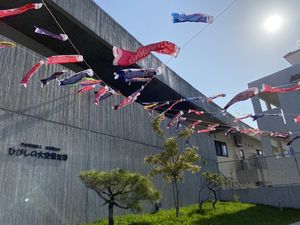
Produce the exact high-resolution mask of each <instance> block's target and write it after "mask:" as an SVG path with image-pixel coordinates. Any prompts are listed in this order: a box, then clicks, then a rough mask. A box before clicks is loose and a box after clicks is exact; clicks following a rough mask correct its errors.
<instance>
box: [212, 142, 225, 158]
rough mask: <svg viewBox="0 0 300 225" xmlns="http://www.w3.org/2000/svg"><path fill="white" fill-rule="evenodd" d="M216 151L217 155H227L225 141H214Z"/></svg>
mask: <svg viewBox="0 0 300 225" xmlns="http://www.w3.org/2000/svg"><path fill="white" fill-rule="evenodd" d="M215 147H216V153H217V156H225V157H228V150H227V146H226V143H224V142H221V141H215Z"/></svg>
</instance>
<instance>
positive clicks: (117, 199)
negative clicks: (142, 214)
mask: <svg viewBox="0 0 300 225" xmlns="http://www.w3.org/2000/svg"><path fill="white" fill-rule="evenodd" d="M80 178H81V180H82V181H83V182H84V183H85V184H86V186H87V187H88V188H90V189H92V190H94V191H95V192H96V193H97V194H98V195H99V196H100V198H102V199H103V201H104V203H103V205H106V204H108V221H109V225H113V224H114V220H113V209H114V206H116V207H119V208H122V209H131V210H137V211H140V210H141V209H142V207H141V205H140V201H141V200H150V201H154V200H157V199H158V198H159V192H158V191H156V190H155V188H154V186H153V184H152V182H151V181H150V179H149V178H148V177H145V176H142V175H141V174H138V173H131V172H129V171H125V170H121V169H116V170H112V171H110V172H106V171H95V170H89V171H83V172H81V173H80Z"/></svg>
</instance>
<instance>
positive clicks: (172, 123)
mask: <svg viewBox="0 0 300 225" xmlns="http://www.w3.org/2000/svg"><path fill="white" fill-rule="evenodd" d="M183 114H184V112H183V111H180V112H178V113H177V114H176V115H175V116H174V117H173V119H172V120H171V121H170V122H169V123H168V125H167V129H170V128H172V127H173V126H174V125H175V124H176V123H178V122H179V119H180V117H181V116H182V115H183Z"/></svg>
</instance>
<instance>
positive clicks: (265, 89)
mask: <svg viewBox="0 0 300 225" xmlns="http://www.w3.org/2000/svg"><path fill="white" fill-rule="evenodd" d="M297 90H300V84H297V85H294V86H293V87H289V88H279V87H272V86H270V85H268V84H263V86H262V89H261V92H262V93H285V92H290V91H297Z"/></svg>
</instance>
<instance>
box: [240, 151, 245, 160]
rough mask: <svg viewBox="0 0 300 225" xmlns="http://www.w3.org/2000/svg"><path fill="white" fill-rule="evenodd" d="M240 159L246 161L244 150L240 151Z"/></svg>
mask: <svg viewBox="0 0 300 225" xmlns="http://www.w3.org/2000/svg"><path fill="white" fill-rule="evenodd" d="M240 157H241V159H245V154H244V150H242V149H240Z"/></svg>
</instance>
